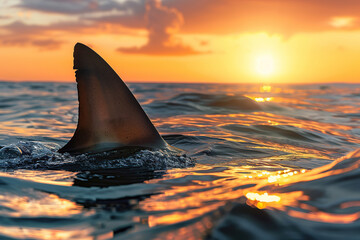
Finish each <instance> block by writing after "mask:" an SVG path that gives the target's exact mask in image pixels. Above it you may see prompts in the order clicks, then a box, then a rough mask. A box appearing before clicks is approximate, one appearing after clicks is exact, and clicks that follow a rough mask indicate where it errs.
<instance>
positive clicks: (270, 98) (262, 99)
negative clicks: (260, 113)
mask: <svg viewBox="0 0 360 240" xmlns="http://www.w3.org/2000/svg"><path fill="white" fill-rule="evenodd" d="M254 100H255V101H256V102H270V101H271V100H273V98H272V97H266V98H263V97H256V98H254Z"/></svg>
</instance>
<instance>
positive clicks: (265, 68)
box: [255, 54, 275, 77]
mask: <svg viewBox="0 0 360 240" xmlns="http://www.w3.org/2000/svg"><path fill="white" fill-rule="evenodd" d="M255 71H256V73H257V74H259V75H261V76H264V77H269V76H271V75H273V74H274V73H275V61H274V57H273V56H272V55H271V54H262V55H259V56H257V57H256V59H255Z"/></svg>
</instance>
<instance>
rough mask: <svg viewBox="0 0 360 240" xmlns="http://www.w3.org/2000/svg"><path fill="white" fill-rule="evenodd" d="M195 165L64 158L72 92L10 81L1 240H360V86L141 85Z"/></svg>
mask: <svg viewBox="0 0 360 240" xmlns="http://www.w3.org/2000/svg"><path fill="white" fill-rule="evenodd" d="M129 87H130V89H131V90H132V91H133V93H134V94H135V96H136V97H137V99H138V100H139V102H140V103H141V105H142V106H143V108H144V110H145V111H146V112H147V114H148V115H149V117H150V118H151V120H152V122H153V123H154V125H155V126H156V127H157V129H158V130H159V132H160V133H161V135H162V136H163V137H164V139H165V140H166V141H167V142H168V143H169V144H171V145H173V146H175V147H177V148H180V149H183V150H184V151H185V153H184V154H173V153H170V152H166V151H160V150H159V151H150V150H143V151H140V152H137V153H134V154H133V155H131V156H128V157H123V158H114V157H113V156H112V155H111V153H110V154H109V153H107V154H104V155H102V156H101V157H98V156H97V157H94V156H89V155H86V154H85V155H80V156H71V155H69V154H59V153H57V150H58V149H59V148H60V147H61V146H63V145H64V144H65V143H66V142H67V141H68V140H69V139H70V138H71V136H72V134H73V132H74V129H75V128H76V123H77V107H78V103H77V92H76V85H75V84H72V83H11V82H0V239H112V238H115V239H287V240H288V239H359V236H360V220H359V219H360V169H359V165H360V151H357V149H360V124H359V123H360V84H326V85H259V84H254V85H240V84H239V85H236V84H233V85H230V84H223V85H221V84H162V83H161V84H160V83H159V84H155V83H151V84H150V83H147V84H144V83H136V84H135V83H132V84H129Z"/></svg>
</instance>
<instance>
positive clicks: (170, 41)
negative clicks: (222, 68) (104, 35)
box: [118, 0, 200, 55]
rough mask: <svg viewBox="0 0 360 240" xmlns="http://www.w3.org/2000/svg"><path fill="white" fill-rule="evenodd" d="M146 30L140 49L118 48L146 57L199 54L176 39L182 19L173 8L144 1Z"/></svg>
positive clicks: (158, 0) (159, 2)
mask: <svg viewBox="0 0 360 240" xmlns="http://www.w3.org/2000/svg"><path fill="white" fill-rule="evenodd" d="M145 19H146V23H147V24H146V28H147V30H148V42H147V43H146V44H145V45H144V46H142V47H133V48H118V51H120V52H123V53H133V54H148V55H191V54H199V53H200V52H197V51H195V50H194V49H192V48H191V47H189V46H186V45H184V44H183V43H181V41H180V40H179V39H176V37H175V34H176V33H177V32H178V31H179V28H180V26H181V25H182V24H183V17H182V15H181V13H180V12H179V11H177V10H176V9H174V8H168V7H164V6H163V5H162V4H161V1H160V0H148V1H146V15H145Z"/></svg>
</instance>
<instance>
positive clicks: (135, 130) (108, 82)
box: [59, 43, 167, 153]
mask: <svg viewBox="0 0 360 240" xmlns="http://www.w3.org/2000/svg"><path fill="white" fill-rule="evenodd" d="M74 69H77V71H76V82H77V88H78V98H79V120H78V125H77V128H76V131H75V133H74V136H73V137H72V138H71V140H70V141H69V142H68V143H67V144H66V145H65V146H64V147H63V148H61V149H60V150H59V152H70V153H83V152H99V151H106V150H111V149H114V148H121V147H127V146H134V147H146V148H164V147H166V146H167V144H166V142H165V141H164V140H163V139H162V137H161V136H160V135H159V133H158V132H157V130H156V128H155V127H154V125H153V124H152V123H151V121H150V119H149V118H148V116H147V115H146V114H145V112H144V110H143V109H142V108H141V106H140V104H139V103H138V102H137V100H136V99H135V97H134V95H133V94H132V93H131V92H130V90H129V89H128V87H127V86H126V85H125V83H124V82H123V81H122V80H121V78H120V77H119V76H118V75H117V74H116V72H115V71H114V70H113V69H112V68H111V67H110V65H109V64H107V63H106V61H105V60H104V59H102V58H101V57H100V56H99V55H98V54H97V53H96V52H94V51H93V50H92V49H90V48H89V47H87V46H85V45H84V44H81V43H77V44H76V45H75V48H74Z"/></svg>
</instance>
